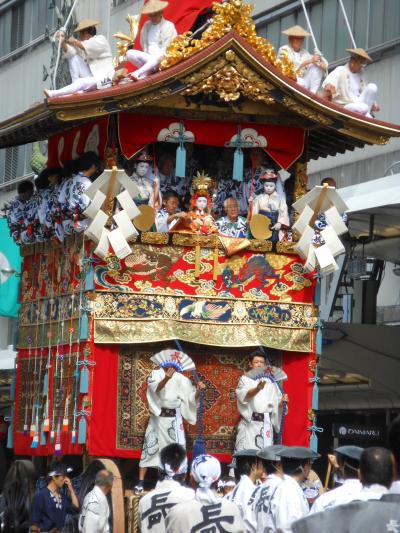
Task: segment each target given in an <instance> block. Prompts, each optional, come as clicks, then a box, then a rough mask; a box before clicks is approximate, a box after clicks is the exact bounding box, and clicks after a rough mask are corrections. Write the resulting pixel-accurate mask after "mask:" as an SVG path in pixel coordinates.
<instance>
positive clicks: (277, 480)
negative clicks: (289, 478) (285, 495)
mask: <svg viewBox="0 0 400 533" xmlns="http://www.w3.org/2000/svg"><path fill="white" fill-rule="evenodd" d="M284 448H285V447H284V446H282V445H281V444H273V445H272V446H267V447H266V448H263V449H262V450H260V451H258V452H257V457H258V458H259V459H260V460H261V462H262V465H263V469H264V476H265V477H264V480H263V482H262V483H261V484H260V485H258V486H257V487H256V488H255V490H254V491H253V494H252V495H251V496H250V499H249V501H248V502H247V505H246V508H245V512H244V521H245V525H246V531H247V532H249V533H257V532H258V531H274V529H275V526H274V522H273V519H272V512H271V509H272V502H273V501H274V497H275V493H276V491H277V489H278V487H279V485H280V484H281V483H282V481H283V472H282V463H281V458H280V457H279V455H277V453H278V452H281V451H282V450H283V449H284Z"/></svg>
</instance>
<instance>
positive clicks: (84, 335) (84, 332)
mask: <svg viewBox="0 0 400 533" xmlns="http://www.w3.org/2000/svg"><path fill="white" fill-rule="evenodd" d="M88 337H89V319H88V315H87V313H86V312H84V313H82V315H81V321H80V328H79V338H80V340H81V341H83V340H87V339H88Z"/></svg>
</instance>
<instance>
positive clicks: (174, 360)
mask: <svg viewBox="0 0 400 533" xmlns="http://www.w3.org/2000/svg"><path fill="white" fill-rule="evenodd" d="M150 360H151V361H153V363H155V364H156V365H158V366H160V367H161V368H167V367H169V366H172V367H173V368H175V370H178V372H184V371H185V370H195V368H196V366H195V364H194V362H193V360H192V359H191V358H190V357H189V356H188V355H186V354H185V353H183V352H180V351H178V350H162V351H161V352H158V353H156V354H155V355H153V356H152V357H150Z"/></svg>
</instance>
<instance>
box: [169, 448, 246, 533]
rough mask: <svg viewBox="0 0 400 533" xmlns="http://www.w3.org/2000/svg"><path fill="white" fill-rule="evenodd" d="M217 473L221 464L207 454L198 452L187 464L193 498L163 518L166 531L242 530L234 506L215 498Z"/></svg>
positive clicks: (237, 532) (234, 532)
mask: <svg viewBox="0 0 400 533" xmlns="http://www.w3.org/2000/svg"><path fill="white" fill-rule="evenodd" d="M220 476H221V465H220V464H219V461H218V460H217V459H216V458H215V457H212V456H211V455H199V456H197V457H196V459H194V461H193V463H192V467H191V474H190V477H191V482H192V485H193V487H194V488H195V489H196V495H195V498H194V499H193V500H191V501H189V502H185V503H180V504H178V505H175V507H173V508H172V509H171V510H170V511H169V513H168V514H167V518H166V528H165V532H166V533H189V532H192V533H211V532H214V531H215V532H217V531H219V532H224V533H245V531H246V529H245V525H244V523H243V521H242V519H241V517H240V513H239V509H238V508H237V506H236V505H235V504H234V503H232V502H230V501H227V500H226V499H224V498H220V497H218V495H217V493H216V491H215V488H216V484H217V482H218V479H219V478H220Z"/></svg>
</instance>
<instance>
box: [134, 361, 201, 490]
mask: <svg viewBox="0 0 400 533" xmlns="http://www.w3.org/2000/svg"><path fill="white" fill-rule="evenodd" d="M204 388H205V385H204V383H201V382H199V383H198V384H197V388H196V387H195V386H194V385H193V384H192V382H191V381H190V379H188V378H187V377H186V376H184V375H183V374H182V373H181V372H178V371H176V370H175V368H174V367H172V366H168V367H167V368H165V370H164V369H163V368H156V369H155V370H153V371H152V373H151V374H150V376H149V378H148V380H147V392H146V396H147V402H148V404H149V411H150V420H149V423H148V426H147V429H146V433H145V436H144V442H143V449H142V456H141V458H140V462H139V482H138V483H137V485H136V486H135V490H136V492H141V491H142V490H143V481H144V478H145V476H146V472H147V468H158V465H159V462H160V454H159V452H160V450H162V448H164V447H165V446H167V445H168V444H170V443H173V442H176V443H178V444H181V445H182V446H183V447H186V440H185V432H184V429H183V420H186V421H187V422H188V423H189V424H192V425H195V424H196V419H197V399H198V396H199V394H200V390H201V389H204Z"/></svg>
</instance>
